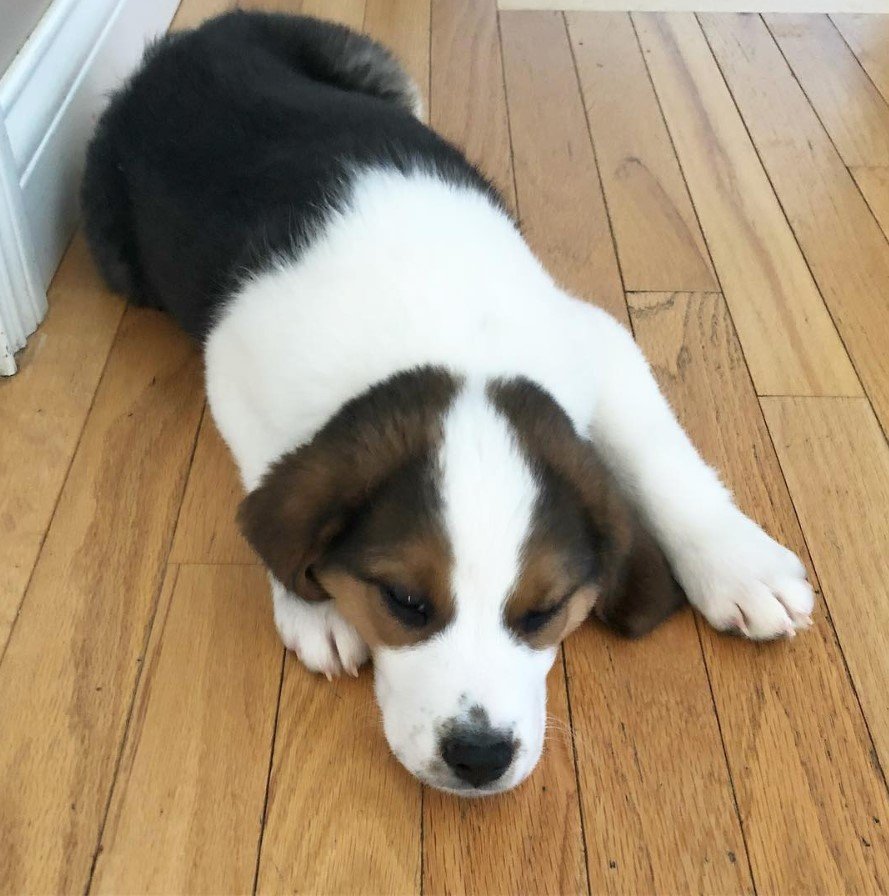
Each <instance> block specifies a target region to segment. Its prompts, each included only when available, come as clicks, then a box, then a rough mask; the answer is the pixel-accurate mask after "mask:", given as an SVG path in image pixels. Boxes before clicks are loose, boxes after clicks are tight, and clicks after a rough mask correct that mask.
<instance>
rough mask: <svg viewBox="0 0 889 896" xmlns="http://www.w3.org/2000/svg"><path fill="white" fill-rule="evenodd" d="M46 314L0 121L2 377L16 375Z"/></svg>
mask: <svg viewBox="0 0 889 896" xmlns="http://www.w3.org/2000/svg"><path fill="white" fill-rule="evenodd" d="M44 314H46V293H45V292H44V290H43V288H42V286H41V284H40V278H39V275H38V272H37V265H36V264H35V261H34V255H33V245H32V240H31V232H30V229H29V227H28V222H27V220H26V218H25V208H24V203H23V200H22V191H21V186H20V184H19V178H18V171H17V168H16V163H15V157H14V156H13V153H12V147H11V146H10V144H9V137H8V135H7V133H6V129H5V128H4V127H3V124H2V122H0V376H11V375H12V374H13V373H15V372H16V363H15V353H16V352H17V351H19V349H22V348H24V346H25V340H26V339H27V338H28V336H30V335H31V333H33V332H34V330H35V329H36V328H37V324H38V323H40V321H41V320H42V319H43V315H44Z"/></svg>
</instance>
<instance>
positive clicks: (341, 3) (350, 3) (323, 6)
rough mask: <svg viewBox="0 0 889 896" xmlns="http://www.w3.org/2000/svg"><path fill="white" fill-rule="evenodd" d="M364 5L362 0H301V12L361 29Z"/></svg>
mask: <svg viewBox="0 0 889 896" xmlns="http://www.w3.org/2000/svg"><path fill="white" fill-rule="evenodd" d="M364 6H365V2H364V0H302V13H303V15H307V16H315V17H316V18H319V19H329V20H330V21H332V22H339V23H340V24H341V25H345V26H346V27H347V28H352V29H353V30H355V31H361V29H362V28H363V27H364Z"/></svg>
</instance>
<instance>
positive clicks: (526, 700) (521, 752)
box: [376, 381, 555, 787]
mask: <svg viewBox="0 0 889 896" xmlns="http://www.w3.org/2000/svg"><path fill="white" fill-rule="evenodd" d="M439 467H440V470H439V473H440V480H439V481H440V496H441V501H442V516H443V523H444V527H445V530H446V532H447V535H448V541H449V543H450V547H451V551H452V558H453V560H452V563H453V566H452V572H451V582H450V586H451V594H452V596H453V599H454V602H455V614H454V618H453V620H452V621H451V623H450V624H449V625H448V626H447V628H445V630H444V631H443V632H441V633H440V634H439V635H438V636H436V637H435V638H433V639H432V640H430V641H429V642H428V643H425V644H421V645H418V646H416V647H412V648H410V649H407V650H385V649H383V650H380V651H378V652H377V656H376V666H377V695H378V698H379V699H380V704H381V706H382V708H383V715H384V722H385V726H386V734H387V737H388V739H389V743H390V744H391V745H392V747H393V749H394V750H395V752H396V754H397V755H398V757H399V759H400V760H401V761H402V762H403V763H404V764H405V765H407V766H408V768H410V769H412V770H413V771H415V772H416V773H417V774H420V775H421V776H423V777H425V778H426V779H427V780H430V779H431V780H432V781H433V782H434V783H436V784H437V785H438V786H444V787H449V786H451V787H454V786H457V785H458V784H459V782H458V781H457V780H456V779H454V778H453V776H452V775H451V773H450V771H449V770H448V769H447V768H446V767H445V766H444V765H443V764H442V763H441V761H440V760H439V758H438V757H439V742H438V737H439V733H440V731H441V728H442V726H443V725H446V724H447V723H449V722H457V723H460V722H461V721H462V722H467V721H469V712H470V710H471V709H473V708H479V709H481V710H483V711H484V714H485V716H486V717H487V719H488V721H489V723H490V724H491V726H492V727H494V728H498V729H501V730H504V731H508V732H509V733H510V734H511V735H512V736H513V737H514V738H515V739H516V740H517V741H518V743H519V749H518V750H517V753H516V757H515V760H514V763H513V766H512V768H511V769H510V770H508V771H507V773H506V774H505V775H504V779H503V781H502V782H499V783H500V786H512V785H514V784H515V783H517V782H518V781H520V780H521V779H522V778H524V777H525V776H526V775H527V774H528V773H529V772H530V771H531V769H532V768H533V767H534V765H535V764H536V763H537V760H538V758H539V756H540V751H541V749H542V747H543V737H544V729H545V704H546V673H547V672H548V671H549V668H550V666H551V665H552V662H553V659H554V657H555V650H533V649H531V648H530V647H528V646H527V645H524V644H522V643H521V642H519V641H518V640H517V639H516V638H515V637H514V635H513V634H512V633H511V632H510V631H509V630H508V629H507V627H506V625H505V622H504V617H503V610H504V605H505V603H506V600H507V598H508V597H509V595H510V593H511V592H512V589H513V587H514V585H515V583H516V578H517V576H518V573H519V571H520V569H521V554H522V547H523V545H524V543H525V540H526V538H527V536H528V532H529V528H530V526H531V522H532V518H533V512H534V505H535V502H536V500H537V492H538V489H537V483H536V482H535V479H534V476H533V473H532V472H531V470H530V469H529V467H528V463H527V460H526V459H525V457H524V455H523V454H522V452H521V450H520V449H519V447H518V445H517V443H516V440H515V437H514V435H513V432H512V430H511V429H510V426H509V424H508V423H507V422H506V420H505V419H504V418H503V417H502V416H501V415H500V414H499V413H498V411H497V410H496V408H494V407H493V406H492V405H491V403H490V400H489V399H488V397H487V395H486V392H485V385H484V382H483V381H471V382H470V383H469V384H468V385H466V386H465V387H464V388H463V390H462V391H461V392H460V394H459V395H458V397H457V398H456V400H455V401H454V403H453V405H452V406H451V408H450V409H449V411H448V413H447V415H446V416H445V419H444V423H443V439H442V445H441V449H440V452H439Z"/></svg>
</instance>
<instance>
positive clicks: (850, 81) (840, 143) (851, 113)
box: [765, 15, 889, 165]
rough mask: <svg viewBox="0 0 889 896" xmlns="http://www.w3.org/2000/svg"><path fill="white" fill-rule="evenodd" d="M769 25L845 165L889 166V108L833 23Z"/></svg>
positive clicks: (792, 18) (811, 20)
mask: <svg viewBox="0 0 889 896" xmlns="http://www.w3.org/2000/svg"><path fill="white" fill-rule="evenodd" d="M765 22H766V24H767V25H768V27H769V30H770V31H771V32H772V36H773V37H774V38H775V41H776V42H777V43H778V46H779V47H780V48H781V52H782V53H783V54H784V56H785V58H786V59H787V61H788V63H789V64H790V67H791V68H792V69H793V73H794V74H795V75H796V77H797V78H798V79H799V83H800V84H801V85H802V88H803V90H804V91H805V92H806V96H807V97H808V98H809V101H810V102H811V104H812V106H813V107H814V109H815V111H816V112H817V113H818V117H819V118H820V119H821V121H822V122H823V124H824V127H825V128H826V129H827V133H828V134H830V137H831V139H832V140H833V142H834V144H835V145H836V148H837V150H838V151H839V153H840V155H841V156H842V157H843V161H844V162H845V163H846V164H847V165H889V106H887V105H886V101H885V100H884V99H883V97H882V96H880V92H879V91H878V90H877V88H876V87H875V86H874V84H873V82H872V81H871V80H870V78H868V76H867V74H866V73H865V71H864V69H862V67H861V65H860V64H859V62H858V60H857V59H856V58H855V55H854V54H853V53H852V51H851V50H850V49H849V47H848V45H847V44H846V42H845V41H844V40H843V38H842V36H841V35H840V33H839V32H838V31H837V30H836V28H834V26H833V24H832V23H831V21H830V19H829V18H828V17H827V16H826V15H817V16H816V15H768V16H765ZM884 53H885V49H884Z"/></svg>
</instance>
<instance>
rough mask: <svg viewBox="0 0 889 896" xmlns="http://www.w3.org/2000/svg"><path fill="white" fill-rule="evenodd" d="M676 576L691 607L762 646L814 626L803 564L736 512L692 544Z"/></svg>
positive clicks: (722, 628)
mask: <svg viewBox="0 0 889 896" xmlns="http://www.w3.org/2000/svg"><path fill="white" fill-rule="evenodd" d="M676 572H677V577H678V578H679V581H680V583H681V584H682V586H683V588H684V589H685V593H686V595H687V596H688V599H689V602H690V603H691V604H692V605H693V606H695V607H697V608H698V610H700V611H701V613H703V615H704V616H705V617H706V619H707V621H708V622H709V623H710V624H711V625H712V626H713V627H714V628H716V629H719V630H720V631H737V632H739V633H740V634H742V635H744V636H746V637H748V638H753V639H757V640H759V639H768V638H780V637H785V636H786V637H792V636H793V635H794V634H796V632H797V631H798V630H799V629H804V628H807V627H808V626H809V625H811V624H812V618H811V613H812V608H813V606H814V603H815V598H814V594H813V593H812V588H811V586H810V585H809V583H808V581H807V580H806V570H805V567H804V566H803V564H802V563H801V562H800V559H799V558H798V557H797V556H796V554H794V553H793V552H792V551H789V550H787V548H785V547H782V546H781V545H780V544H778V542H776V541H775V540H774V539H772V538H770V537H769V536H768V535H766V533H765V532H763V530H762V529H760V527H759V526H757V525H756V523H754V522H753V521H752V520H750V519H748V518H747V517H746V516H744V514H742V513H741V512H740V511H739V510H737V509H732V511H731V512H730V513H728V514H726V517H725V519H724V520H722V521H720V522H719V523H718V524H717V525H715V526H713V527H712V528H711V529H710V530H709V531H708V532H707V534H706V535H704V536H703V537H701V538H700V539H698V540H696V541H695V542H694V543H693V544H689V546H688V550H687V552H686V553H685V556H683V557H681V558H680V559H679V562H678V563H677V570H676Z"/></svg>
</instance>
